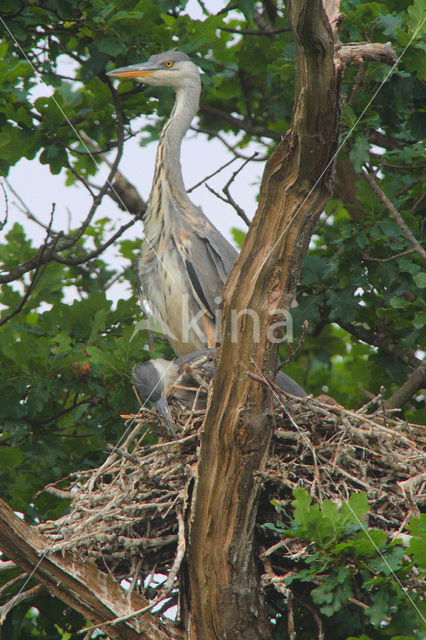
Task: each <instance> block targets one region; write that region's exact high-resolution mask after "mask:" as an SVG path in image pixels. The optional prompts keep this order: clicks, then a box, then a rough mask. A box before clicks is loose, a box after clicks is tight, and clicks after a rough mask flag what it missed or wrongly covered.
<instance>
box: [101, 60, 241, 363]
mask: <svg viewBox="0 0 426 640" xmlns="http://www.w3.org/2000/svg"><path fill="white" fill-rule="evenodd" d="M108 75H109V76H110V77H112V78H134V79H135V80H137V81H139V82H143V83H145V84H148V85H152V86H161V87H171V88H172V89H173V90H174V91H175V93H176V101H175V104H174V107H173V110H172V113H171V115H170V118H169V120H168V121H167V122H166V124H165V125H164V127H163V130H162V132H161V135H160V140H159V143H158V148H157V155H156V160H155V170H154V179H153V184H152V188H151V194H150V197H149V202H148V208H147V210H146V213H145V216H144V232H145V242H144V244H143V247H142V251H141V254H140V256H139V259H138V260H137V275H138V280H139V282H140V286H141V294H142V296H143V297H144V298H145V299H146V300H147V301H148V303H149V305H150V308H151V309H152V311H153V313H154V315H155V316H156V317H157V318H158V319H159V320H160V323H161V325H162V327H163V328H164V330H165V333H166V334H167V336H168V338H169V340H170V343H171V345H172V347H173V349H174V350H175V352H176V353H177V354H178V355H184V354H187V353H191V352H193V351H195V350H197V349H200V348H206V347H215V346H216V344H217V343H218V336H217V335H216V312H217V310H218V305H219V302H220V298H221V295H222V290H223V287H224V284H225V281H226V278H227V276H228V274H229V272H230V270H231V267H232V265H233V264H234V262H235V259H236V257H237V251H236V250H235V249H234V248H233V247H232V246H231V244H230V243H229V242H228V241H227V240H226V239H225V238H224V237H223V235H222V234H221V233H220V232H219V231H218V230H217V229H216V227H214V226H213V224H212V223H211V222H210V221H209V220H208V218H207V217H206V216H205V215H204V213H203V212H202V210H201V209H200V208H199V207H197V206H195V205H194V204H193V203H192V202H191V200H190V199H189V197H188V195H187V193H186V190H185V186H184V182H183V177H182V167H181V162H180V149H181V142H182V138H183V137H184V135H185V133H186V132H187V130H188V128H189V126H190V124H191V121H192V119H193V117H194V115H195V114H196V113H197V111H198V107H199V98H200V92H201V79H200V72H199V70H198V68H197V67H196V66H195V64H193V63H192V62H191V60H190V58H189V57H188V56H187V55H186V54H185V53H182V52H181V51H166V52H164V53H159V54H158V55H153V56H151V57H150V58H149V60H148V61H147V62H142V63H140V64H134V65H131V66H129V67H121V68H120V69H114V70H113V71H109V72H108ZM219 338H220V336H219Z"/></svg>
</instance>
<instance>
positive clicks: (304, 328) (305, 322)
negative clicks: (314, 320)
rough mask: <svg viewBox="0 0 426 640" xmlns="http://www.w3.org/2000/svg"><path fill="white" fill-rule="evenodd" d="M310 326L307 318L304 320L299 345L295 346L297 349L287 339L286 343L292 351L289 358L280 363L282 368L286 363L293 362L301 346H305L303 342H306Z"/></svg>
mask: <svg viewBox="0 0 426 640" xmlns="http://www.w3.org/2000/svg"><path fill="white" fill-rule="evenodd" d="M308 326H309V322H308V321H307V320H305V321H304V323H303V325H302V333H301V334H300V338H299V341H298V343H297V347H296V348H295V350H294V351H293V350H292V348H291V346H290V343H289V342H288V341H287V340H285V343H286V345H287V347H288V350H289V351H290V355H289V357H288V358H287V360H284V362H283V363H282V364H281V365H280V369H282V368H283V367H285V366H286V364H289V363H290V362H292V360H294V359H295V358H296V356H297V355H298V354H299V352H300V350H301V348H302V347H303V343H304V342H305V336H306V331H307V330H308Z"/></svg>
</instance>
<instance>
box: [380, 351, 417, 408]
mask: <svg viewBox="0 0 426 640" xmlns="http://www.w3.org/2000/svg"><path fill="white" fill-rule="evenodd" d="M423 387H426V362H424V363H423V364H421V365H420V366H419V367H417V369H414V371H412V373H411V374H410V375H409V377H408V378H407V380H406V381H405V382H404V384H403V385H402V386H401V387H400V388H399V389H398V390H397V391H395V393H393V394H392V395H391V397H390V398H387V400H384V407H385V409H395V408H397V407H402V406H403V405H404V404H405V403H406V402H407V401H408V400H409V399H410V398H411V397H412V396H413V395H414V394H415V393H416V391H418V390H419V389H422V388H423Z"/></svg>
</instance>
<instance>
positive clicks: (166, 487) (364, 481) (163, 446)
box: [39, 392, 426, 602]
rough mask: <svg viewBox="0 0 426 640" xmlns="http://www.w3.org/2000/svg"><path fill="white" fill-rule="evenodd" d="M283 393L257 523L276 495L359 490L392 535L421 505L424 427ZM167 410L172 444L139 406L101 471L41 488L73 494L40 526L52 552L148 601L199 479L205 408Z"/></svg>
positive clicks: (372, 522) (262, 533) (261, 537)
mask: <svg viewBox="0 0 426 640" xmlns="http://www.w3.org/2000/svg"><path fill="white" fill-rule="evenodd" d="M280 393H281V400H282V401H281V402H280V403H279V406H276V407H275V420H276V428H275V433H274V436H273V439H272V444H271V450H270V455H269V457H268V459H267V461H266V465H265V468H264V469H263V470H261V471H259V472H258V474H257V479H258V482H259V486H260V500H259V509H258V524H259V525H260V524H263V523H265V522H268V521H269V522H272V521H274V519H275V518H276V513H275V511H274V509H273V507H272V506H271V500H272V499H275V500H277V501H280V504H281V505H283V504H284V505H286V504H289V503H290V502H291V500H292V499H293V496H292V491H293V489H294V488H295V487H302V488H305V489H306V490H307V491H308V492H309V494H310V495H311V496H312V498H313V499H314V500H315V501H322V500H324V499H330V500H332V501H334V502H337V503H339V502H341V501H342V500H345V499H347V498H348V497H349V495H350V494H351V493H354V492H359V491H365V492H366V493H367V495H368V499H369V503H370V514H369V520H368V526H373V527H375V526H376V527H380V528H381V529H384V530H385V531H387V532H388V533H389V535H391V536H392V535H396V534H397V533H398V532H401V531H402V530H403V527H404V523H405V522H406V521H407V520H408V519H409V517H411V515H418V513H419V508H420V506H421V505H422V504H423V503H424V502H425V501H426V490H425V488H426V473H425V472H424V454H423V451H422V445H424V443H425V440H426V438H425V430H424V428H422V427H421V426H419V425H413V424H408V423H406V422H404V421H402V420H399V419H397V418H395V417H392V413H389V412H387V413H385V412H384V411H382V410H376V411H375V412H374V413H367V411H368V409H369V405H366V407H363V408H362V409H360V410H358V411H350V410H347V409H344V408H343V407H342V406H341V405H339V404H337V403H336V402H335V401H333V400H332V399H331V398H327V397H324V396H320V397H318V398H314V399H313V398H310V397H308V398H302V399H295V398H294V397H290V396H288V395H286V394H285V393H284V392H280ZM173 414H174V420H175V426H176V432H177V433H178V435H179V439H178V440H173V441H170V440H168V437H169V436H167V435H165V434H166V433H167V432H166V430H165V428H164V426H163V425H162V422H161V419H160V418H159V416H157V414H155V413H153V412H151V411H149V410H147V409H142V410H141V413H140V414H138V415H133V416H126V418H127V423H126V424H127V427H128V430H129V428H133V431H132V432H131V433H130V435H129V436H128V437H127V439H126V440H125V442H124V443H123V444H121V445H120V446H119V447H111V453H110V455H109V457H108V459H107V460H106V461H105V463H104V464H103V465H102V466H101V467H100V468H99V469H95V470H90V471H83V472H79V473H77V474H75V477H73V479H72V482H71V486H70V487H69V490H68V491H63V490H60V489H58V488H55V487H49V488H47V490H48V491H50V492H52V493H56V494H57V495H59V496H61V497H67V498H72V501H71V505H70V510H69V513H68V514H67V515H65V516H63V517H62V518H60V519H59V520H56V521H48V522H46V523H43V524H41V525H39V530H40V531H41V533H43V534H44V535H45V536H46V538H47V539H49V541H50V542H51V546H50V548H49V552H62V551H64V550H67V551H69V552H71V553H73V554H75V555H76V556H77V557H78V558H80V559H82V560H84V559H92V560H94V561H95V562H96V564H97V565H98V567H99V568H100V569H102V570H104V571H108V572H110V573H112V575H114V576H115V577H116V579H117V580H122V579H123V578H126V579H128V580H129V581H131V582H132V583H133V586H135V585H139V586H138V589H139V590H145V593H146V592H147V591H148V596H149V595H150V593H151V596H152V597H154V595H155V593H158V592H159V591H156V587H158V590H160V587H159V585H158V584H155V577H153V576H154V575H155V576H158V574H163V575H167V574H169V575H170V574H171V573H173V574H174V575H175V574H176V573H177V569H178V567H177V566H176V562H177V558H178V557H180V558H181V557H182V556H183V552H182V549H183V548H184V545H185V541H184V540H182V526H181V525H182V522H183V518H182V514H183V513H184V512H185V508H186V506H187V502H188V490H189V488H190V487H191V486H192V483H193V482H194V480H195V479H196V473H197V456H198V445H199V433H200V430H201V429H202V424H203V419H204V415H205V412H204V411H202V410H198V411H193V410H192V411H190V410H187V409H184V408H182V407H176V406H175V407H174V408H173ZM153 428H155V429H158V431H159V432H160V434H162V435H161V436H160V439H159V442H158V444H155V445H146V444H145V443H144V438H145V436H146V433H147V432H148V431H149V430H151V429H153ZM256 535H257V542H258V546H259V548H260V547H262V548H263V550H264V549H265V547H266V548H268V547H269V548H272V547H271V544H272V541H271V538H270V537H268V536H270V534H268V532H267V531H266V530H265V529H263V528H261V527H257V529H256ZM289 544H290V545H291V543H289ZM295 544H296V542H295ZM288 547H289V545H287V550H288ZM281 553H286V552H285V551H284V550H281ZM170 577H171V576H170ZM148 584H150V585H151V586H148V587H147V585H148ZM170 602H171V601H170Z"/></svg>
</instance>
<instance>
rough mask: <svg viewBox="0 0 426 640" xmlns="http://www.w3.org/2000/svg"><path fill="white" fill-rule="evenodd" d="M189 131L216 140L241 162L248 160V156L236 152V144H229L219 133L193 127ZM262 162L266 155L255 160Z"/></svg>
mask: <svg viewBox="0 0 426 640" xmlns="http://www.w3.org/2000/svg"><path fill="white" fill-rule="evenodd" d="M191 129H192V130H193V131H197V133H206V134H207V135H209V136H212V137H213V138H217V139H218V140H220V142H221V143H222V144H223V145H224V146H225V147H226V148H227V149H229V151H231V153H233V154H234V156H235V157H236V158H241V159H242V160H248V159H249V156H245V155H244V154H243V153H240V151H237V149H236V147H237V145H238V142H237V143H236V144H234V145H232V144H230V143H229V142H228V141H227V140H226V139H225V137H224V136H222V135H221V134H220V133H217V131H213V130H211V129H204V128H203V127H195V126H191ZM264 160H266V155H265V156H259V157H258V158H256V162H263V161H264Z"/></svg>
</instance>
